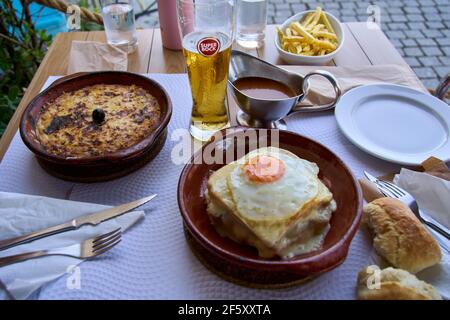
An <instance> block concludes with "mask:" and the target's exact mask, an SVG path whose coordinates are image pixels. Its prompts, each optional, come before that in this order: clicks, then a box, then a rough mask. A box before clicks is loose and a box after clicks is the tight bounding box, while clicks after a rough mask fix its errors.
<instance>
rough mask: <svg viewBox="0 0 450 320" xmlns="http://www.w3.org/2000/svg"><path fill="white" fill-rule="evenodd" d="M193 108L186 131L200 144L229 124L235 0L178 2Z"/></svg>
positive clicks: (188, 0) (179, 21) (181, 0)
mask: <svg viewBox="0 0 450 320" xmlns="http://www.w3.org/2000/svg"><path fill="white" fill-rule="evenodd" d="M177 12H178V23H179V28H180V33H181V37H182V45H183V55H184V57H185V59H186V66H187V72H188V76H189V83H190V87H191V93H192V99H193V106H192V114H191V124H190V128H189V131H190V132H191V135H192V136H193V137H194V138H196V139H198V140H201V141H206V140H208V139H209V138H210V137H211V136H212V135H213V134H214V133H215V132H216V131H217V130H220V129H223V128H226V127H227V126H229V125H230V122H229V115H228V108H227V105H226V90H227V79H228V66H229V64H230V56H231V44H232V42H233V36H234V0H177Z"/></svg>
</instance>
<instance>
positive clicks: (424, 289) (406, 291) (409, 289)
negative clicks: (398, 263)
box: [357, 266, 442, 300]
mask: <svg viewBox="0 0 450 320" xmlns="http://www.w3.org/2000/svg"><path fill="white" fill-rule="evenodd" d="M374 270H378V271H375V272H379V274H378V275H377V274H376V273H375V272H374ZM378 280H379V281H380V282H379V286H378V287H377V286H376V281H378ZM372 286H373V287H372ZM357 291H358V299H360V300H442V298H441V296H440V295H439V293H438V292H437V291H436V290H435V289H434V287H433V286H432V285H430V284H428V283H426V282H424V281H421V280H419V279H417V278H416V276H415V275H413V274H411V273H409V272H408V271H405V270H401V269H394V268H391V267H389V268H386V269H383V270H380V269H378V267H377V266H369V267H366V268H364V269H363V270H361V271H360V272H359V274H358V290H357Z"/></svg>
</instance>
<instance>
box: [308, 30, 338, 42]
mask: <svg viewBox="0 0 450 320" xmlns="http://www.w3.org/2000/svg"><path fill="white" fill-rule="evenodd" d="M311 33H312V35H313V36H315V37H316V38H327V39H331V40H336V41H337V37H336V35H335V34H334V33H331V32H326V31H316V32H314V31H313V32H311Z"/></svg>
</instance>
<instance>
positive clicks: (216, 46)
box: [197, 37, 220, 57]
mask: <svg viewBox="0 0 450 320" xmlns="http://www.w3.org/2000/svg"><path fill="white" fill-rule="evenodd" d="M219 50H220V41H219V40H218V39H216V38H212V37H208V38H203V39H201V40H200V41H199V42H198V43H197V51H198V52H200V53H201V54H202V55H204V56H207V57H209V56H213V55H215V54H216V53H217V52H218V51H219Z"/></svg>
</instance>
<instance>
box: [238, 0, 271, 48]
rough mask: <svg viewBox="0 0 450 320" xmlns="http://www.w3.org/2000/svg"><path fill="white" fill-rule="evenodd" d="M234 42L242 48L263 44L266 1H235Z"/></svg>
mask: <svg viewBox="0 0 450 320" xmlns="http://www.w3.org/2000/svg"><path fill="white" fill-rule="evenodd" d="M236 5H237V10H236V11H237V12H236V42H237V43H238V44H239V45H240V46H242V47H244V48H257V47H260V46H261V45H262V44H263V41H264V29H265V28H266V23H267V0H237V1H236Z"/></svg>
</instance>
